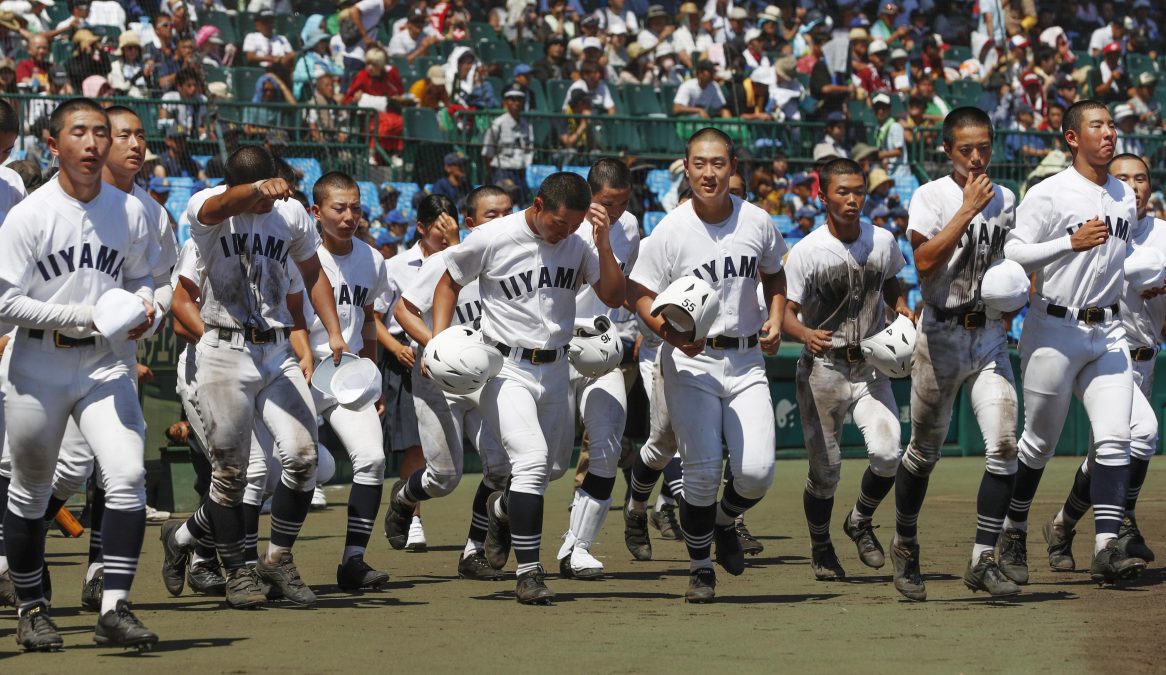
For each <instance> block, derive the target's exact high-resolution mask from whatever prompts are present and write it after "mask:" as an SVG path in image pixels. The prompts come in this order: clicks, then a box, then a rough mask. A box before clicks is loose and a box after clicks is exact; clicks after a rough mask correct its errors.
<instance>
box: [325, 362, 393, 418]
mask: <svg viewBox="0 0 1166 675" xmlns="http://www.w3.org/2000/svg"><path fill="white" fill-rule="evenodd" d="M312 388H313V389H315V390H316V391H319V392H320V393H321V394H324V396H326V397H328V398H332V399H335V400H336V402H337V403H339V404H340V405H342V406H344V407H345V408H349V409H351V410H361V409H363V408H366V407H368V406H370V405H372V404H373V403H376V401H377V399H378V398H380V395H381V371H380V369H379V368H377V364H376V363H373V361H372V360H370V359H362V358H360V357H359V356H357V355H356V354H352V353H349V352H345V353H343V354H341V355H340V363H339V364H335V363H333V362H332V358H331V357H324V360H323V361H321V362H320V364H319V365H318V366H316V370H315V371H313V372H312Z"/></svg>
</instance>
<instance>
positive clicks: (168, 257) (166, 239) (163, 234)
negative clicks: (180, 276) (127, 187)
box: [130, 183, 178, 288]
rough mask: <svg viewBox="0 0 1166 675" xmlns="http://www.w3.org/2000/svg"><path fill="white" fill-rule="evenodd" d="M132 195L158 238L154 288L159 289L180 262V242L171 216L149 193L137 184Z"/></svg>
mask: <svg viewBox="0 0 1166 675" xmlns="http://www.w3.org/2000/svg"><path fill="white" fill-rule="evenodd" d="M130 194H132V195H133V196H134V197H137V198H138V200H139V201H141V202H142V206H143V207H144V208H145V210H146V218H147V219H148V220H149V222H150V225H151V226H152V227H151V231H152V232H153V233H154V234H155V236H157V237H158V245H159V247H160V248H161V252H160V253H159V255H158V260H157V262H156V263H155V264H154V286H155V288H157V287H158V286H160V285H161V284H162V283H163V280H164V279H169V278H170V270H172V269H174V265H175V263H177V262H178V241H177V240H176V239H175V238H174V228H173V227H171V226H170V214H169V213H167V212H166V209H164V208H162V205H161V204H159V203H158V202H156V201H154V198H153V197H151V196H150V193H149V192H146V191H145V190H143V189H142V186H140V185H138V184H136V183H135V184H134V189H133V190H132V191H131V192H130Z"/></svg>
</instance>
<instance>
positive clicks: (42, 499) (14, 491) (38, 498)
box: [8, 483, 52, 520]
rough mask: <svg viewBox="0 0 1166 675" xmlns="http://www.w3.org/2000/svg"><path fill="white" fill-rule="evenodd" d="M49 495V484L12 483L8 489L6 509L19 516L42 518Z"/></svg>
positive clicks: (50, 491) (32, 518) (50, 488)
mask: <svg viewBox="0 0 1166 675" xmlns="http://www.w3.org/2000/svg"><path fill="white" fill-rule="evenodd" d="M50 495H52V486H51V485H49V484H35V485H23V484H20V485H18V484H17V483H12V485H11V486H10V487H9V489H8V510H9V511H11V512H12V513H14V514H16V515H18V516H20V517H21V518H26V519H28V520H39V519H41V518H44V515H45V509H47V508H48V505H49V496H50Z"/></svg>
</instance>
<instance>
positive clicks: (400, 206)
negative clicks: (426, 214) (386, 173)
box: [385, 182, 421, 221]
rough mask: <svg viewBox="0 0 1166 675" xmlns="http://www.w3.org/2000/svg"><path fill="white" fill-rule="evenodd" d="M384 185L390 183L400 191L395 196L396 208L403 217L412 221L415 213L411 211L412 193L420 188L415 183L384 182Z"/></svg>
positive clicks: (415, 192)
mask: <svg viewBox="0 0 1166 675" xmlns="http://www.w3.org/2000/svg"><path fill="white" fill-rule="evenodd" d="M385 185H392V186H393V189H395V190H396V191H397V192H398V193H400V196H399V197H398V198H397V210H398V211H400V212H401V215H403V216H405V218H407V219H408V220H410V221H412V220H413V218H415V217H416V215H417V214H416V213H414V212H413V195H415V194H417V193H418V192H419V191H420V190H421V188H419V187H417V184H416V183H398V182H390V183H385Z"/></svg>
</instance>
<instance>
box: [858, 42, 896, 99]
mask: <svg viewBox="0 0 1166 675" xmlns="http://www.w3.org/2000/svg"><path fill="white" fill-rule="evenodd" d="M888 53H889V49H888V47H887V43H885V42H883V41H882V40H875V41H873V42H871V43H870V46H869V47H868V48H867V52H866V55H867V59H868V61H867V63H865V64H863V65H862V66H861V67H857V68H855V71H854V73H855V76H856V77H857V78H858V82H859V86H861V87H862V89H863V91H865V92H866V95H867V97H868V98H869V97H871V96H874V95H875V94H877V93H879V92H885V93H887V94H890V93H892V92H893V91H894V85H893V84H892V82H891V78H890V77H889V76H888V75H887V73H886V72H885V71H884V68H885V67H886V64H887V54H888Z"/></svg>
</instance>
